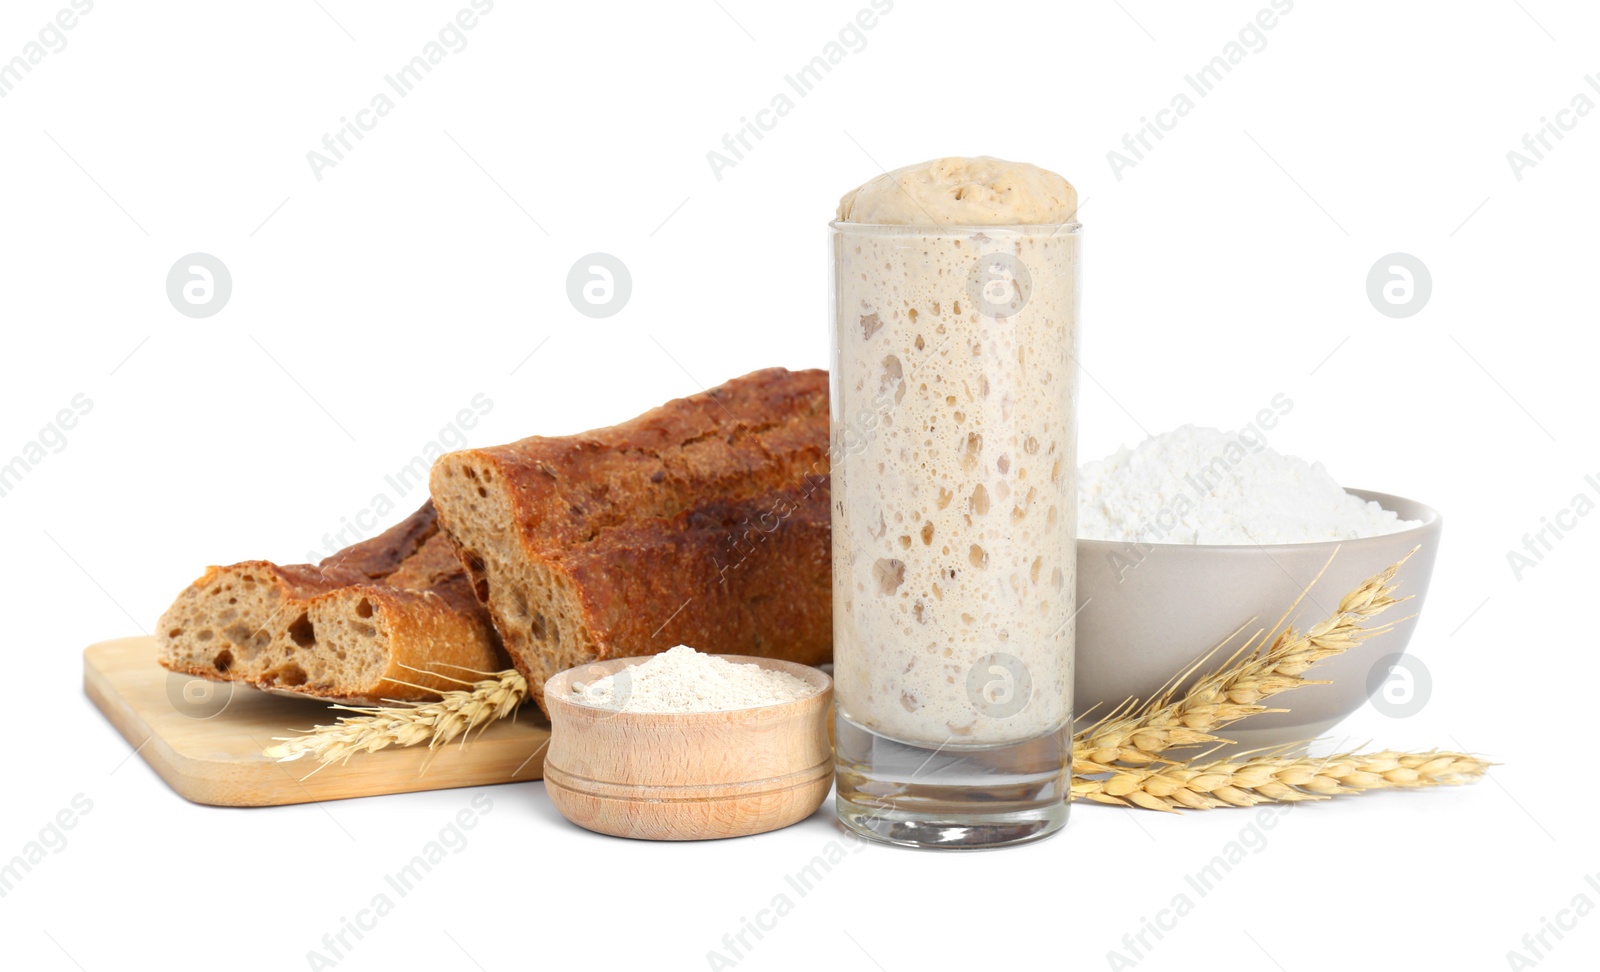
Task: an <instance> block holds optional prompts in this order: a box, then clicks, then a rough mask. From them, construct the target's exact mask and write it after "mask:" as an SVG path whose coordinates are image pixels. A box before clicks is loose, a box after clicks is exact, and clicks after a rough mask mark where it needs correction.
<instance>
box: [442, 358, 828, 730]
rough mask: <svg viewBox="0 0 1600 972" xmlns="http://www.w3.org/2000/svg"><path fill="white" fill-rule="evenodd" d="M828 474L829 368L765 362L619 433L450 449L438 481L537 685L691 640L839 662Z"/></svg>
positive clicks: (497, 615)
mask: <svg viewBox="0 0 1600 972" xmlns="http://www.w3.org/2000/svg"><path fill="white" fill-rule="evenodd" d="M827 474H828V375H827V372H824V371H816V370H813V371H787V370H785V369H782V368H770V369H767V370H764V371H757V372H754V373H752V374H749V375H746V376H744V377H742V378H736V379H734V380H733V381H730V382H728V383H726V384H724V385H721V386H718V387H716V388H712V389H710V390H708V391H706V392H703V393H701V394H699V395H692V396H690V397H688V398H682V399H678V400H676V401H672V402H668V403H667V404H666V405H663V406H661V407H660V408H656V409H652V410H651V411H649V412H646V413H645V414H643V415H641V416H639V417H638V418H636V419H633V420H632V421H629V422H624V423H622V424H621V425H617V426H613V427H611V428H606V429H597V430H595V431H592V432H586V433H582V434H579V435H571V436H563V437H558V438H544V437H534V438H529V439H523V440H522V441H520V442H515V443H512V444H510V445H505V446H497V447H494V448H489V449H471V450H466V451H462V452H454V453H450V454H448V455H445V456H443V457H442V458H440V459H439V461H438V462H436V463H435V464H434V467H433V475H432V480H431V487H432V492H433V499H434V503H435V505H437V506H438V508H439V521H440V523H441V524H442V525H443V527H444V529H445V532H446V533H448V534H449V535H450V538H451V539H452V540H453V541H454V542H455V544H456V546H457V547H458V548H459V550H460V553H461V558H462V562H463V564H464V565H465V566H466V568H467V573H468V575H469V576H470V578H471V580H472V582H473V587H474V590H475V592H476V594H477V596H478V598H479V600H481V601H483V602H484V603H485V604H487V605H488V607H489V612H490V614H491V615H492V616H493V618H494V623H495V626H496V627H497V628H498V629H499V631H500V635H501V638H502V640H503V642H504V643H505V646H506V649H507V651H508V652H509V653H510V655H511V658H512V661H513V662H515V664H516V665H517V668H518V669H519V670H520V671H521V672H522V673H523V675H525V676H526V677H527V678H528V679H529V680H530V682H531V683H532V685H533V686H535V688H536V689H537V687H538V686H540V685H542V684H543V683H544V681H545V680H546V679H547V678H549V677H550V676H551V675H554V674H555V673H557V672H559V671H562V670H563V669H566V668H570V667H572V666H574V665H579V664H583V663H586V662H590V661H594V660H597V659H602V658H611V657H615V656H621V655H648V654H654V653H656V652H660V651H665V650H666V649H668V648H671V647H673V646H675V645H679V644H687V645H690V646H692V647H694V648H697V649H699V650H701V651H706V652H721V653H733V654H748V655H762V656H767V657H772V658H785V659H789V660H791V661H799V662H803V663H807V664H820V663H822V662H825V661H828V660H829V659H830V658H831V656H832V644H833V621H832V617H833V615H832V606H831V590H832V585H831V581H830V570H831V567H830V558H829V549H830V547H829V510H828V476H827ZM533 695H534V698H535V700H540V699H541V698H542V696H541V693H539V692H538V691H535V692H534V693H533Z"/></svg>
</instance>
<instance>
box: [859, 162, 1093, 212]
mask: <svg viewBox="0 0 1600 972" xmlns="http://www.w3.org/2000/svg"><path fill="white" fill-rule="evenodd" d="M1077 218H1078V191H1077V190H1076V189H1074V188H1072V183H1070V182H1068V181H1067V180H1065V179H1063V178H1061V177H1060V176H1058V175H1056V174H1055V173H1054V172H1051V171H1049V170H1048V169H1041V168H1039V167H1038V166H1036V165H1029V164H1028V163H1026V162H1007V161H1006V160H1004V159H995V158H990V157H989V156H987V155H980V156H978V157H976V158H970V159H967V158H944V159H934V160H933V161H931V162H921V163H918V164H917V165H908V166H906V167H905V168H903V169H896V170H894V171H893V172H886V173H884V174H883V175H881V176H878V177H877V178H875V179H870V180H868V181H867V182H866V183H864V184H863V185H861V186H859V187H858V188H855V189H852V190H851V191H850V192H847V193H845V195H844V198H843V199H841V200H839V219H841V220H844V221H847V222H851V223H889V224H893V225H896V226H927V225H930V224H931V225H941V226H942V225H946V224H956V225H961V226H1007V225H1021V224H1041V223H1042V224H1053V223H1070V222H1073V221H1075V220H1076V219H1077Z"/></svg>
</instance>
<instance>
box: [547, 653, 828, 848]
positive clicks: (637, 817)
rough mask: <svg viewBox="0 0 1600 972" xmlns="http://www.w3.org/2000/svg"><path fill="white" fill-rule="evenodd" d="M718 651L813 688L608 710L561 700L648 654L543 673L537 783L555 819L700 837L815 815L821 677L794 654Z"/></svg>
mask: <svg viewBox="0 0 1600 972" xmlns="http://www.w3.org/2000/svg"><path fill="white" fill-rule="evenodd" d="M719 657H721V658H724V659H726V660H728V661H730V662H739V663H748V664H755V665H760V666H761V667H762V668H769V669H777V670H778V671H783V672H788V673H789V674H790V675H793V676H795V677H796V678H800V679H804V680H805V681H806V682H809V683H810V684H811V685H813V686H815V687H816V689H817V691H816V694H814V695H809V696H807V697H805V698H803V699H799V700H797V701H794V702H785V703H782V704H780V705H766V706H758V707H755V708H750V709H729V710H724V711H720V712H619V711H616V710H615V709H605V708H599V707H596V706H590V705H583V704H582V703H579V702H574V701H572V699H571V694H572V683H573V681H574V680H576V681H579V682H593V681H595V680H597V679H600V678H604V677H605V676H607V675H613V674H615V673H617V672H620V671H622V670H623V669H625V668H628V667H630V666H632V665H637V664H640V663H642V662H645V661H648V660H649V657H648V656H646V657H640V658H613V659H609V660H607V661H603V662H595V663H593V664H590V665H580V666H578V667H577V668H570V669H568V670H566V671H564V672H561V673H559V674H557V675H555V676H553V677H551V679H550V680H549V681H547V682H545V685H544V698H545V705H546V706H547V707H548V708H549V710H550V727H551V737H550V752H549V753H548V754H547V755H546V756H545V762H544V782H545V789H546V791H547V792H548V793H549V794H550V801H551V802H552V803H554V804H555V806H556V809H557V810H559V811H561V815H562V816H564V817H566V818H567V819H568V820H570V821H572V822H573V823H575V824H577V825H578V826H580V827H584V828H587V829H589V830H593V831H595V832H597V833H602V834H611V835H613V836H616V837H638V838H643V839H646V840H705V839H709V838H714V837H740V836H744V835H746V834H759V833H764V832H766V831H769V830H777V829H778V828H780V827H787V826H789V825H790V824H793V823H798V822H800V821H801V820H804V819H805V818H807V817H809V816H811V814H813V813H815V812H816V810H817V808H818V807H819V806H821V805H822V801H823V800H824V799H826V798H827V796H828V790H829V788H830V787H831V786H832V785H833V747H832V746H831V745H829V742H828V729H829V722H830V719H829V715H830V713H831V711H832V707H833V680H832V679H830V678H829V677H828V676H827V675H826V674H825V673H823V672H821V671H819V670H818V669H815V668H812V667H810V666H808V665H800V664H797V663H795V662H787V661H777V660H775V659H771V658H752V657H747V656H743V655H721V656H719Z"/></svg>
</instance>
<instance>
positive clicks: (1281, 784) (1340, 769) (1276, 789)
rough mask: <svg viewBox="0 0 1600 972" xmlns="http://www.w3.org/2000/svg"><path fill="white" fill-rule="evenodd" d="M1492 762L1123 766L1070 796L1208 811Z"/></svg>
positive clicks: (1420, 758)
mask: <svg viewBox="0 0 1600 972" xmlns="http://www.w3.org/2000/svg"><path fill="white" fill-rule="evenodd" d="M1492 765H1494V764H1492V763H1488V762H1485V761H1484V760H1481V759H1478V758H1477V757H1475V756H1468V755H1467V754H1465V753H1451V752H1440V751H1437V750H1435V751H1433V752H1427V753H1397V752H1393V751H1390V750H1382V751H1379V752H1372V753H1340V754H1338V755H1336V756H1327V757H1323V758H1314V757H1291V756H1283V755H1265V756H1256V757H1253V758H1250V759H1244V760H1237V761H1230V760H1216V761H1213V762H1205V763H1196V764H1176V763H1174V764H1169V765H1164V766H1146V767H1128V768H1126V769H1120V770H1117V771H1116V772H1114V773H1113V774H1112V775H1111V776H1109V777H1106V778H1104V779H1092V780H1091V779H1084V778H1083V777H1075V778H1074V779H1073V781H1072V798H1073V799H1075V800H1091V801H1093V802H1095V803H1108V804H1111V805H1112V806H1119V807H1141V808H1143V809H1145V810H1166V811H1171V812H1176V811H1178V810H1210V809H1212V808H1214V807H1224V806H1229V807H1252V806H1255V805H1256V804H1258V803H1296V802H1299V801H1302V800H1326V799H1327V798H1329V797H1333V796H1339V795H1341V794H1347V793H1365V792H1366V791H1368V790H1385V789H1414V788H1417V787H1425V786H1442V785H1451V784H1459V783H1471V782H1474V781H1475V780H1477V779H1478V778H1479V777H1481V776H1483V774H1484V771H1485V770H1487V769H1488V768H1489V767H1490V766H1492Z"/></svg>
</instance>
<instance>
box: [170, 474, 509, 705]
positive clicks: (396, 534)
mask: <svg viewBox="0 0 1600 972" xmlns="http://www.w3.org/2000/svg"><path fill="white" fill-rule="evenodd" d="M158 637H159V639H160V642H161V650H160V656H159V657H160V661H161V664H162V665H164V666H165V667H167V668H169V669H171V670H172V671H175V672H182V673H185V674H188V675H198V676H202V677H205V678H210V679H217V680H228V681H238V682H246V683H248V684H251V685H255V686H258V687H261V688H271V689H284V690H290V691H293V692H296V693H298V694H303V695H311V696H317V697H319V698H328V699H338V700H342V701H360V702H375V701H378V700H382V699H399V700H409V701H415V700H421V699H427V698H433V697H436V696H437V692H438V691H442V690H447V689H451V688H456V687H458V686H456V685H455V684H453V683H451V682H449V681H448V680H447V678H458V679H459V678H466V679H468V680H471V678H472V676H471V675H468V674H466V673H465V672H464V670H466V669H470V670H472V671H476V672H494V671H500V670H502V669H504V668H505V667H506V664H507V660H506V657H505V653H504V652H503V651H502V650H501V648H500V641H499V637H498V636H497V635H496V634H495V631H494V628H493V626H492V624H491V623H490V621H489V617H488V614H487V613H486V612H485V611H484V609H483V607H482V606H481V605H480V604H479V603H478V601H477V598H476V597H474V596H473V593H472V587H471V584H470V583H469V582H468V580H467V576H466V573H465V572H464V571H463V570H462V569H461V563H460V560H459V559H458V558H457V556H456V553H455V549H454V547H453V546H452V545H451V544H450V541H449V540H448V539H447V538H446V537H445V535H444V534H443V533H441V532H440V530H439V525H438V520H437V517H436V515H435V513H434V509H433V504H432V503H429V504H427V505H425V506H423V507H422V509H420V510H418V511H417V512H416V513H413V514H412V515H411V516H409V517H407V518H406V519H405V520H404V521H402V522H401V523H399V524H397V525H396V526H394V527H393V528H391V529H389V530H388V531H386V532H384V533H382V534H379V535H378V536H375V537H372V538H371V539H369V540H364V541H362V542H361V543H358V544H355V545H354V546H351V547H347V548H346V549H344V550H342V551H340V552H339V553H336V554H334V555H333V556H332V557H329V558H328V559H326V560H324V561H322V563H321V564H318V565H311V564H294V565H290V566H284V567H280V566H278V565H276V564H272V563H268V562H266V561H262V560H252V561H246V562H244V563H240V564H234V565H233V566H231V567H212V568H210V569H208V570H207V571H206V573H205V576H203V577H201V578H200V579H199V580H197V581H195V582H194V583H193V584H192V585H190V586H189V588H188V589H187V590H185V591H184V592H183V593H182V594H180V595H179V596H178V600H177V601H176V603H174V604H173V605H172V607H171V608H169V609H168V610H167V612H166V614H164V615H162V617H161V623H160V630H159V632H158ZM432 673H437V675H435V674H432ZM440 675H442V676H446V678H440V677H438V676H440Z"/></svg>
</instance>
